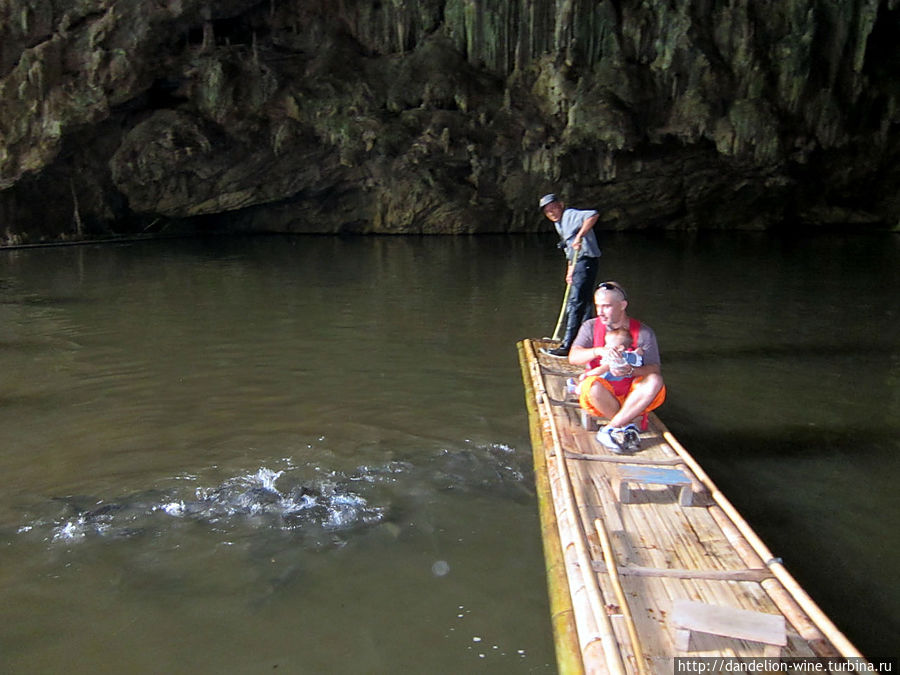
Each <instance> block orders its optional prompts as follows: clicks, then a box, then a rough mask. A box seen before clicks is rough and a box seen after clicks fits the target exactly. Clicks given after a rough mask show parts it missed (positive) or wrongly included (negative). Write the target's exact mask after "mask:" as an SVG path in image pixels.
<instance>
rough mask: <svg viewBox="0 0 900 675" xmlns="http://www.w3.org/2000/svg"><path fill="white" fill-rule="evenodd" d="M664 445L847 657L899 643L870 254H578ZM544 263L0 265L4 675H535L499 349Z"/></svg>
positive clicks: (395, 248)
mask: <svg viewBox="0 0 900 675" xmlns="http://www.w3.org/2000/svg"><path fill="white" fill-rule="evenodd" d="M605 248H606V255H605V257H604V259H603V268H602V269H603V271H602V272H601V274H602V276H604V277H614V278H617V279H619V280H620V281H621V282H622V283H624V284H625V285H626V286H627V287H628V288H629V291H630V293H631V296H632V310H633V313H634V314H635V315H636V316H639V317H640V318H643V319H644V320H646V321H647V322H648V323H650V324H651V325H653V326H654V328H655V329H656V331H657V333H658V334H659V336H660V342H661V346H662V351H663V366H664V373H665V375H666V378H667V381H668V383H669V388H670V398H669V401H668V402H667V404H666V406H665V407H664V408H663V409H662V410H661V411H660V413H661V416H662V417H663V419H664V420H665V421H666V422H667V424H669V426H670V427H671V428H672V429H673V431H675V433H676V434H677V435H679V437H680V438H681V440H682V441H683V442H684V443H685V444H686V445H687V446H688V447H689V448H690V449H691V450H692V451H693V452H694V453H695V454H696V455H697V456H698V458H699V459H700V460H701V461H702V462H703V463H704V465H705V466H706V468H707V470H708V471H709V472H710V473H711V475H712V476H713V478H714V479H715V480H716V481H717V482H718V483H719V485H720V487H722V488H723V489H724V490H725V492H726V493H727V494H728V495H729V497H731V499H732V501H734V502H735V503H736V504H737V505H738V507H739V508H740V509H741V510H742V511H743V512H744V514H745V515H746V516H747V517H748V519H749V520H750V521H751V522H752V523H753V525H754V526H755V527H756V528H757V530H758V531H759V532H760V533H761V534H762V535H763V537H764V539H766V541H767V542H768V543H769V544H770V547H771V548H772V549H773V550H774V551H775V552H776V554H777V555H780V556H782V557H783V558H784V560H785V562H786V564H787V565H788V567H789V569H791V570H792V571H793V572H794V573H795V575H796V576H798V577H799V578H800V580H801V581H802V582H803V583H804V584H806V586H807V588H808V590H810V592H811V593H812V595H813V596H814V597H815V598H816V599H817V600H818V601H819V602H820V603H821V604H822V605H823V606H824V607H825V609H826V610H827V611H828V612H829V613H831V614H832V615H833V617H834V618H835V620H836V621H837V622H838V623H839V624H840V625H841V627H842V628H843V629H844V630H845V631H846V632H847V633H848V635H849V636H850V637H851V639H853V640H854V641H856V642H857V643H858V645H859V646H860V647H861V648H863V649H864V651H867V652H868V653H870V654H872V655H875V654H876V653H877V654H881V655H891V654H890V650H891V648H893V647H894V646H895V644H896V640H895V638H896V635H897V634H898V630H900V623H898V620H897V619H896V618H895V609H896V607H897V606H898V605H900V584H898V583H897V582H896V581H895V579H894V578H893V571H894V570H896V569H897V568H898V563H900V534H898V533H900V528H898V524H900V499H898V497H897V496H896V495H897V491H896V483H897V480H898V478H900V459H898V457H900V455H898V452H897V451H898V450H900V444H898V433H897V431H898V429H897V426H898V422H897V415H896V411H897V409H898V405H897V404H898V391H900V382H898V373H900V362H898V359H900V356H898V354H900V347H898V345H900V338H898V329H897V319H898V317H897V306H896V288H897V282H898V272H897V270H898V268H900V265H898V263H900V246H898V239H897V238H896V237H891V236H885V237H857V238H848V237H812V238H802V239H798V238H794V239H791V240H788V239H784V240H780V239H776V238H774V237H771V236H768V237H767V236H758V235H727V234H723V235H704V236H691V235H672V236H645V235H641V234H630V235H615V236H612V235H610V236H607V237H605ZM561 276H562V260H561V259H560V257H559V253H558V252H557V251H556V250H555V249H554V248H553V242H552V240H550V239H546V238H536V237H521V238H501V237H486V238H462V239H445V238H358V239H337V238H327V237H322V238H318V237H301V238H283V237H272V238H236V239H227V240H180V241H159V242H150V243H141V244H133V245H126V246H105V247H100V246H97V247H77V248H75V247H73V248H59V249H42V250H21V251H4V252H0V476H2V477H3V478H2V491H0V555H2V559H0V671H2V672H13V673H34V672H47V673H52V672H62V671H65V672H75V673H103V672H110V673H112V672H133V673H155V672H173V673H182V672H183V673H196V672H204V673H206V672H209V673H213V672H232V673H259V672H299V673H318V672H348V673H349V672H372V673H389V672H421V673H431V672H471V671H482V672H492V673H507V672H508V673H526V672H528V673H530V672H553V670H554V656H553V646H552V639H551V635H550V625H549V616H548V612H549V610H548V607H547V600H546V587H545V583H544V572H543V562H542V554H541V542H540V538H539V531H538V519H537V513H536V504H535V501H534V492H533V486H532V477H531V457H530V446H529V439H528V431H527V422H526V416H525V407H524V403H523V396H522V388H521V381H520V376H519V371H518V364H517V362H516V353H515V346H514V343H515V341H516V340H517V339H519V338H521V337H523V336H539V335H542V334H546V333H548V332H550V331H551V330H552V328H553V324H554V323H555V320H556V315H557V312H558V309H559V302H560V301H561V299H562V291H563V288H562V287H561V286H560V282H561Z"/></svg>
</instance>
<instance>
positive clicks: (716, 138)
mask: <svg viewBox="0 0 900 675" xmlns="http://www.w3.org/2000/svg"><path fill="white" fill-rule="evenodd" d="M898 23H900V2H898V1H897V0H880V1H878V0H852V1H850V2H838V1H837V0H817V1H815V2H807V1H804V2H800V1H798V0H785V1H784V2H778V3H760V2H756V1H755V0H741V1H738V2H724V1H723V0H689V1H688V2H682V3H668V2H661V1H653V2H632V1H630V0H616V1H613V0H606V1H604V2H574V1H571V0H566V1H564V2H560V1H558V0H556V1H553V2H551V1H550V0H521V1H519V2H514V3H501V4H500V5H497V4H496V3H472V2H465V1H463V0H426V1H424V2H417V3H408V2H372V1H371V0H369V1H366V2H364V1H361V0H349V1H347V2H341V3H337V4H335V3H333V2H330V1H326V0H317V1H316V0H313V1H310V0H306V1H301V0H289V1H285V2H278V3H274V2H256V1H255V0H227V1H224V2H216V3H209V2H201V1H199V0H160V1H157V2H147V3H125V2H116V1H114V0H79V2H74V1H73V0H68V1H67V0H52V1H48V0H41V1H40V2H38V0H0V241H2V243H5V244H14V243H25V242H32V241H41V240H60V239H77V238H83V237H96V236H103V235H109V234H126V233H137V232H145V233H157V232H173V231H209V230H215V231H236V230H240V231H281V232H326V233H336V232H362V233H369V232H377V233H420V232H421V233H446V234H453V233H469V232H508V231H528V230H534V229H537V228H543V227H545V226H544V224H543V223H542V222H541V219H540V217H539V215H538V214H537V212H536V209H535V208H534V204H535V200H536V196H537V195H538V194H540V193H541V192H544V191H549V190H554V191H556V192H558V193H561V194H563V195H564V196H565V197H566V198H567V199H568V200H569V201H570V202H571V203H573V204H575V205H579V206H585V207H587V206H596V207H598V208H599V209H600V210H601V213H602V216H601V222H600V225H599V226H600V227H602V228H611V229H627V228H642V227H669V228H707V227H709V228H728V227H757V228H767V227H773V226H776V225H779V224H783V223H787V224H789V225H802V224H806V225H810V224H811V225H822V224H825V225H828V224H838V223H840V224H843V226H844V227H847V228H859V227H862V226H881V227H896V225H897V222H898V219H900V201H898V197H897V194H898V190H897V188H898V183H900V170H898V169H897V168H896V167H897V166H898V162H897V161H896V160H897V157H898V152H900V147H898V132H897V123H898V116H900V113H898V112H897V110H898V85H897V82H898V81H900V79H898V77H897V76H898V71H900V56H898V53H897V49H896V46H895V37H896V35H897V29H898Z"/></svg>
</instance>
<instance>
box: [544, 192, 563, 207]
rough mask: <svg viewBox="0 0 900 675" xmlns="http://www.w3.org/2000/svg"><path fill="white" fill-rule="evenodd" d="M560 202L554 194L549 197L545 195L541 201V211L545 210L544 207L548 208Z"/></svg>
mask: <svg viewBox="0 0 900 675" xmlns="http://www.w3.org/2000/svg"><path fill="white" fill-rule="evenodd" d="M558 201H559V200H558V199H557V198H556V195H555V194H553V193H552V192H551V193H550V194H549V195H544V196H543V197H541V201H540V209H541V211H543V210H544V207H545V206H547V204H552V203H553V202H558Z"/></svg>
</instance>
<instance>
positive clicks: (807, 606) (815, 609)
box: [657, 420, 864, 658]
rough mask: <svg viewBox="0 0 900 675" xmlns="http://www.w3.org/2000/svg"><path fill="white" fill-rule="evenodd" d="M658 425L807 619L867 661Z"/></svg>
mask: <svg viewBox="0 0 900 675" xmlns="http://www.w3.org/2000/svg"><path fill="white" fill-rule="evenodd" d="M657 421H658V420H657ZM659 426H660V429H662V434H663V438H665V439H666V441H667V442H668V443H669V445H670V446H672V448H673V449H674V450H675V452H677V453H678V454H679V456H681V457H682V458H683V459H684V461H685V464H687V465H688V467H690V469H691V471H693V472H694V474H695V475H696V476H697V478H699V479H700V481H701V482H702V483H703V484H704V486H706V489H707V490H709V493H710V495H711V496H712V498H713V500H714V501H715V502H716V504H718V506H719V507H720V508H721V509H722V511H724V512H725V514H726V515H727V516H728V518H729V519H730V520H731V522H733V523H734V525H735V527H737V528H738V530H739V531H740V533H741V534H742V535H743V536H744V538H745V539H746V540H747V541H748V542H749V543H750V545H751V546H752V547H753V549H754V550H755V551H756V553H757V555H759V557H760V558H762V560H763V561H764V563H765V565H766V567H768V568H769V569H770V570H771V571H772V574H773V575H775V577H776V578H777V579H778V580H779V581H780V582H781V583H782V585H783V586H784V587H785V588H786V589H787V591H788V592H789V593H790V594H791V596H793V598H794V600H796V602H797V604H798V605H800V607H801V608H802V609H803V611H804V612H806V614H807V616H809V618H810V619H811V620H812V621H813V623H815V624H816V626H817V627H818V628H819V630H821V631H822V633H823V634H824V635H825V636H826V637H827V638H828V640H830V641H831V643H832V644H833V645H834V647H835V648H836V649H837V650H838V652H840V654H841V656H844V657H847V658H864V657H863V655H862V653H860V651H859V650H858V649H857V648H856V647H855V646H854V645H853V643H851V642H850V640H848V639H847V637H846V636H845V635H844V634H843V633H842V632H841V631H840V630H839V629H838V627H837V626H835V625H834V623H833V622H832V621H831V619H829V618H828V615H826V614H825V612H823V611H822V609H821V608H820V607H819V606H818V605H817V604H816V603H815V601H814V600H813V599H812V598H811V597H810V596H809V594H808V593H807V592H806V591H805V590H804V589H803V587H802V586H801V585H800V584H799V583H798V582H797V580H796V579H794V577H793V576H792V575H791V573H790V572H788V570H787V568H785V566H784V564H783V563H782V562H781V561H780V560H778V559H777V558H776V557H775V556H774V555H772V552H771V551H770V550H769V548H768V547H767V546H766V545H765V543H763V541H762V539H760V538H759V536H758V535H757V534H756V532H755V531H754V530H753V528H752V527H750V524H749V523H748V522H747V521H746V520H745V519H744V517H743V516H742V515H741V514H740V512H738V510H737V509H736V508H735V507H734V505H733V504H732V503H731V502H730V501H729V500H728V498H727V497H725V495H724V494H722V492H721V491H720V490H719V488H718V487H716V484H715V483H713V481H712V479H711V478H710V477H709V475H708V474H707V473H706V472H705V471H704V470H703V467H701V466H700V464H699V463H698V462H697V460H695V459H694V457H693V456H692V455H691V454H690V453H689V452H688V451H687V449H685V447H684V446H683V445H681V443H679V442H678V439H676V438H675V436H674V435H672V432H671V431H669V430H668V428H666V426H665V425H664V424H663V423H662V422H659Z"/></svg>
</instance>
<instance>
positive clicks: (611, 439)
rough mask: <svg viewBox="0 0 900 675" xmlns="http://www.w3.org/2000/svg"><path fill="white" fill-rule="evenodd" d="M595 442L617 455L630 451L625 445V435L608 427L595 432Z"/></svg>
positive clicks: (619, 430)
mask: <svg viewBox="0 0 900 675" xmlns="http://www.w3.org/2000/svg"><path fill="white" fill-rule="evenodd" d="M597 442H598V443H599V444H600V445H602V446H603V447H604V448H606V449H608V450H610V451H612V452H613V453H615V454H617V455H624V454H626V453H628V452H630V450H629V449H628V448H627V447H626V445H625V433H624V431H623V430H622V429H618V428H616V427H611V426H609V425H607V426H605V427H603V428H602V429H600V431H598V432H597Z"/></svg>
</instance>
